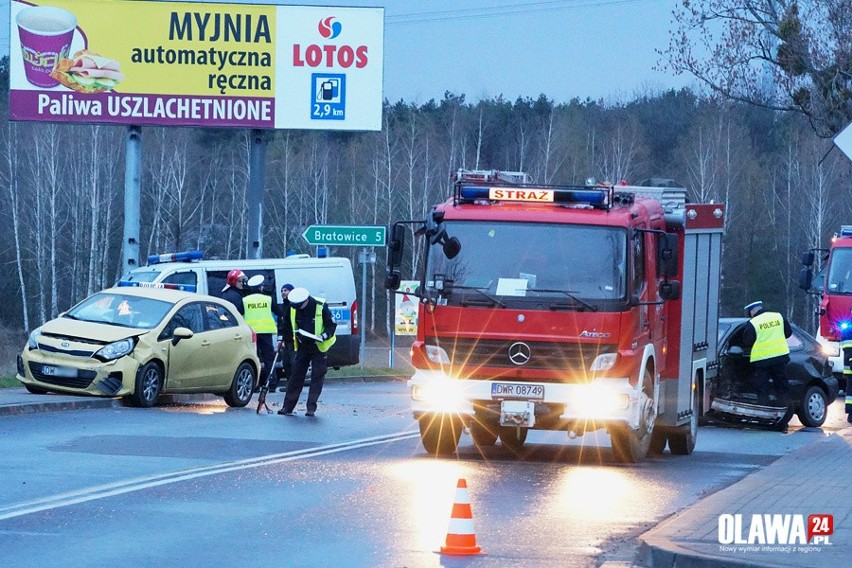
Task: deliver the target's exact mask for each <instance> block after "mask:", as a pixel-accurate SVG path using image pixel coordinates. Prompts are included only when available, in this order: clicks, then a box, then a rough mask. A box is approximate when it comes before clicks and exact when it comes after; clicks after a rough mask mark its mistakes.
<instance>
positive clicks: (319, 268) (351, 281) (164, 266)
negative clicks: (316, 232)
mask: <svg viewBox="0 0 852 568" xmlns="http://www.w3.org/2000/svg"><path fill="white" fill-rule="evenodd" d="M234 269H239V270H242V271H243V272H245V274H246V276H248V277H249V278H251V277H252V276H254V275H256V274H262V275H263V276H264V278H265V279H266V280H265V282H267V283H268V282H272V283H273V284H272V286H273V288H271V289H267V292H268V293H270V294H272V295H273V300H274V301H275V302H281V286H282V285H283V284H287V283H289V284H292V285H293V286H296V287H301V288H307V289H308V291H309V292H310V293H311V296H313V297H315V298H324V299H325V301H326V302H327V304H328V308H329V310H331V313H332V315H333V316H334V320H335V321H336V322H337V330H336V332H335V334H336V335H337V341H336V342H335V344H334V345H333V346H332V347H331V349H330V350H329V352H328V365H329V367H342V366H346V365H357V364H358V353H359V348H360V337H359V335H358V299H357V298H356V296H355V277H354V275H353V273H352V263H351V262H350V261H349V259H348V258H344V257H324V258H316V257H312V256H310V255H307V254H296V255H291V256H288V257H286V258H261V259H250V260H204V259H203V255H202V253H201V251H187V252H179V253H172V254H159V255H152V256H149V257H148V264H147V266H143V267H140V268H136V269H133V270H131V271H130V273H128V274H127V275H125V276H124V278H123V279H122V280H123V281H125V282H139V283H152V284H178V285H181V286H182V287H183V286H186V287H191V286H195V291H196V292H198V293H200V294H209V295H211V296H217V297H222V292H223V289H224V288H225V279H226V277H227V275H228V272H229V271H231V270H234ZM188 289H192V288H188ZM273 292H274V294H273Z"/></svg>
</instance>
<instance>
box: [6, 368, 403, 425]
mask: <svg viewBox="0 0 852 568" xmlns="http://www.w3.org/2000/svg"><path fill="white" fill-rule="evenodd" d="M407 380H408V377H407V376H403V375H356V376H344V377H326V379H325V382H326V383H359V382H360V383H391V382H404V381H407ZM310 384H311V381H310V377H308V378H307V380H306V381H305V386H308V385H310ZM33 396H34V397H45V398H46V400H44V401H43V402H21V403H9V404H0V416H12V415H16V414H34V413H37V412H54V411H60V410H88V409H95V408H118V407H125V406H128V405H127V404H125V402H124V399H123V398H99V397H87V396H80V397H79V399H77V400H73V398H74V396H75V395H50V394H45V395H33ZM51 396H62V397H63V398H64V399H65V400H54V401H51V400H50V397H51ZM69 398H70V399H72V400H68V399H69ZM221 398H222V397H221V396H218V395H214V394H204V393H200V394H167V395H163V396H162V397H161V398H160V402H159V403H160V404H200V403H205V402H210V401H214V400H221Z"/></svg>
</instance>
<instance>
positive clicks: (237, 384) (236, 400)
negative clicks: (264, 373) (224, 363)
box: [223, 363, 255, 408]
mask: <svg viewBox="0 0 852 568" xmlns="http://www.w3.org/2000/svg"><path fill="white" fill-rule="evenodd" d="M254 380H255V376H254V367H252V366H251V365H250V364H249V363H242V364H240V366H239V367H237V372H236V373H234V380H233V381H231V388H229V389H228V392H226V393H225V395H224V397H223V398H224V399H225V404H227V405H228V406H231V407H234V408H242V407H243V406H245V405H247V404H248V403H249V401H250V400H251V395H252V390H253V389H254Z"/></svg>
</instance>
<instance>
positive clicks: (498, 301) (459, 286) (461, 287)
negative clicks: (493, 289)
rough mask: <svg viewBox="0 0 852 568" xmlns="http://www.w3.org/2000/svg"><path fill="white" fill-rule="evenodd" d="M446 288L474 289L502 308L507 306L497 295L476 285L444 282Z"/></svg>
mask: <svg viewBox="0 0 852 568" xmlns="http://www.w3.org/2000/svg"><path fill="white" fill-rule="evenodd" d="M444 289H449V290H473V291H474V292H477V293H479V294H480V295H481V296H483V297H485V298H487V299H488V300H489V301H490V302H491V303H492V304H495V305H498V306H500V307H501V308H505V307H506V304H504V303H503V302H502V301H501V300H500V299H499V298H497V297H496V296H492V295H491V294H489V293H487V292H485V291H483V289H482V288H477V287H476V286H461V285H459V284H447V283H446V282H445V283H444Z"/></svg>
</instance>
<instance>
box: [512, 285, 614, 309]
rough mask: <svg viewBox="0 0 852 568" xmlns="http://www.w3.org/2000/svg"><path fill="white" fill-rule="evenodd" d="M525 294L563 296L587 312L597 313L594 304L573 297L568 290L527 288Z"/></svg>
mask: <svg viewBox="0 0 852 568" xmlns="http://www.w3.org/2000/svg"><path fill="white" fill-rule="evenodd" d="M527 292H544V293H546V294H564V295H565V296H567V297H568V299H570V300H571V301H572V302H576V303H577V304H579V305H581V306H583V307H584V308H586V309H587V310H590V311H593V312H596V311H598V307H597V306H595V305H594V304H590V303H589V302H587V301H585V300H583V299H582V298H580V297H578V296H575V295H574V294H573V293H572V292H570V291H568V290H551V289H549V288H527Z"/></svg>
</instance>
